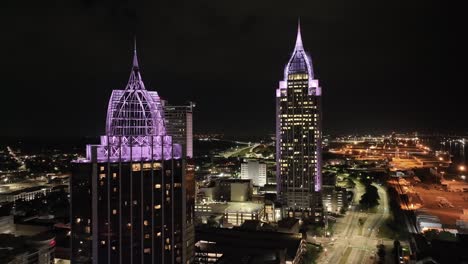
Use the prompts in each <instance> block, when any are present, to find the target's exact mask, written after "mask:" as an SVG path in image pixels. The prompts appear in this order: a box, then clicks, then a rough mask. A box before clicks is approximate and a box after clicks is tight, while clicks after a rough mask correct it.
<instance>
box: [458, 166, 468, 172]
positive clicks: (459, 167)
mask: <svg viewBox="0 0 468 264" xmlns="http://www.w3.org/2000/svg"><path fill="white" fill-rule="evenodd" d="M458 170H460V171H465V170H466V167H465V165H460V166H458Z"/></svg>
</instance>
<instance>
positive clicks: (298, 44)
mask: <svg viewBox="0 0 468 264" xmlns="http://www.w3.org/2000/svg"><path fill="white" fill-rule="evenodd" d="M295 49H296V50H304V47H303V46H302V36H301V18H298V19H297V37H296V47H295Z"/></svg>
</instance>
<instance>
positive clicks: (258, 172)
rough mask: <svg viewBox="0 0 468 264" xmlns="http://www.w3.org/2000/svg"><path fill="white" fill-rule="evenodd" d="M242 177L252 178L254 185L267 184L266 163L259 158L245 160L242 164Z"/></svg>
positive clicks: (261, 185)
mask: <svg viewBox="0 0 468 264" xmlns="http://www.w3.org/2000/svg"><path fill="white" fill-rule="evenodd" d="M241 179H246V180H252V184H253V185H254V186H260V187H263V186H265V184H266V164H265V163H263V162H259V161H257V160H249V161H247V162H243V163H242V164H241Z"/></svg>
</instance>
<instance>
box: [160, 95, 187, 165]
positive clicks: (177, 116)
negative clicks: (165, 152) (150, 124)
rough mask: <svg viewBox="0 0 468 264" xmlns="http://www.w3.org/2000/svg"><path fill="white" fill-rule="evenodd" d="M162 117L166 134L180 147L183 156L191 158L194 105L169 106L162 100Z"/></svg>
mask: <svg viewBox="0 0 468 264" xmlns="http://www.w3.org/2000/svg"><path fill="white" fill-rule="evenodd" d="M162 103H163V109H164V117H165V121H166V131H167V134H169V135H171V136H172V140H173V141H174V142H175V143H177V144H180V145H182V148H183V150H184V151H185V155H186V156H187V157H189V158H192V157H193V117H192V116H193V108H194V107H195V103H193V102H190V103H189V104H188V105H171V104H169V102H167V101H165V100H163V101H162Z"/></svg>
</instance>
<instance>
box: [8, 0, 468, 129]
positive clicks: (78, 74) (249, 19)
mask: <svg viewBox="0 0 468 264" xmlns="http://www.w3.org/2000/svg"><path fill="white" fill-rule="evenodd" d="M26 2H27V3H25V2H22V3H17V2H15V3H8V4H6V5H7V7H6V8H3V9H2V10H0V22H2V23H0V24H1V26H0V27H1V29H2V31H3V32H4V36H8V37H7V38H6V39H5V40H4V41H2V42H1V43H0V49H1V50H3V51H4V54H3V61H4V62H7V63H3V64H2V66H1V72H2V73H3V74H4V76H3V96H2V98H4V100H3V102H2V104H0V113H1V119H2V121H3V125H2V129H1V130H0V136H2V137H6V136H12V137H31V136H38V137H45V136H51V137H54V136H65V135H66V136H69V137H86V136H98V135H101V134H103V133H104V127H105V115H106V109H107V103H108V99H109V97H110V93H111V91H112V90H113V89H123V88H124V87H125V85H126V83H127V80H128V76H129V73H130V68H131V59H132V44H133V36H134V35H135V32H136V35H137V46H138V53H139V60H140V65H141V71H142V77H143V81H144V82H145V84H146V87H147V89H149V90H156V91H157V92H158V93H159V95H160V96H161V97H162V98H163V99H167V100H169V102H170V103H171V104H182V103H186V102H188V101H194V102H196V103H197V107H196V109H195V114H194V130H195V133H224V134H226V135H228V136H234V135H238V136H247V135H252V136H262V135H266V134H271V133H273V131H274V125H275V124H274V123H275V89H276V88H277V86H278V81H279V80H280V79H281V78H282V71H283V69H284V66H285V64H286V63H287V60H288V58H289V56H290V54H291V52H292V49H293V46H294V41H295V35H296V27H297V18H298V17H300V18H301V28H302V37H303V40H304V47H305V49H306V50H307V51H308V52H309V53H310V54H311V56H312V61H313V66H314V69H315V75H316V78H318V79H319V80H320V84H321V86H322V88H323V124H324V133H325V134H346V133H382V132H391V131H407V132H411V131H434V132H435V131H441V132H458V133H465V132H466V131H467V130H468V125H467V123H466V122H464V120H463V118H462V117H463V116H465V115H466V114H468V108H466V107H465V101H466V99H465V97H463V96H462V95H463V94H464V88H465V87H466V82H465V81H464V74H465V72H466V68H467V67H466V64H464V57H466V50H465V49H464V47H465V46H466V45H465V44H466V41H464V40H462V38H463V37H462V34H461V32H463V26H462V23H461V19H462V16H461V14H459V15H457V14H456V13H457V12H460V13H461V11H458V10H457V9H456V8H454V7H450V8H449V7H448V4H447V6H444V5H442V4H440V3H438V2H436V1H412V2H406V1H400V0H399V1H392V2H391V3H385V4H384V3H375V2H372V1H363V2H362V3H361V4H360V5H350V3H346V2H344V1H343V2H341V1H328V2H326V3H304V4H301V5H296V6H294V5H293V4H291V6H285V5H284V4H282V3H276V2H270V1H268V2H267V1H259V2H255V3H250V2H245V3H242V2H237V3H236V4H228V3H214V4H213V3H208V2H205V1H202V2H196V3H195V2H187V3H180V4H175V3H166V4H153V3H150V2H149V1H148V2H145V1H142V2H140V3H138V4H136V5H132V4H130V3H127V2H125V1H119V2H117V3H107V2H103V1H93V0H87V1H75V2H73V3H70V4H67V5H65V4H62V3H59V4H57V5H56V6H54V7H51V8H47V7H44V6H42V5H40V4H38V3H36V2H33V1H26ZM247 3H249V4H247ZM210 4H211V5H210ZM266 6H267V7H268V8H265V9H264V7H266ZM71 7H72V8H71ZM168 14H171V15H168ZM135 29H136V30H135Z"/></svg>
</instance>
